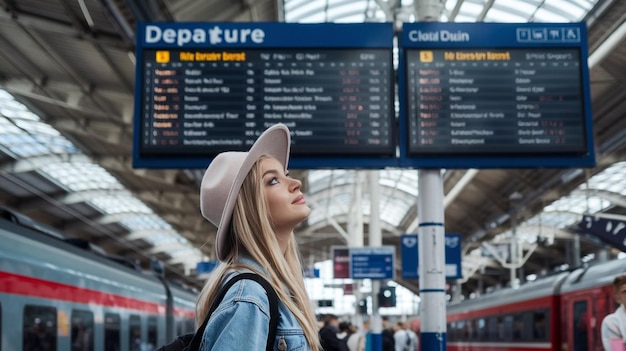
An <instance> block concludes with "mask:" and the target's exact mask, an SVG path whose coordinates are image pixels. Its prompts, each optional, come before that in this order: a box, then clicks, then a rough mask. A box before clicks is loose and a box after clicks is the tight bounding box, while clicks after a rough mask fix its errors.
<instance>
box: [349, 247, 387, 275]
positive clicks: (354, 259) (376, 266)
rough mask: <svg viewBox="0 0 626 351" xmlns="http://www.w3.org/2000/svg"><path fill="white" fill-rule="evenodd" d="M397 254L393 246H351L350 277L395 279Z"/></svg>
mask: <svg viewBox="0 0 626 351" xmlns="http://www.w3.org/2000/svg"><path fill="white" fill-rule="evenodd" d="M395 254H396V249H395V247H393V246H378V247H351V248H350V278H352V279H393V278H394V268H393V264H394V261H395Z"/></svg>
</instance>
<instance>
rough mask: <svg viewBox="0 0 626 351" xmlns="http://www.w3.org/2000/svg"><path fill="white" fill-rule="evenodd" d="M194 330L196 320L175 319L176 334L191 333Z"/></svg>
mask: <svg viewBox="0 0 626 351" xmlns="http://www.w3.org/2000/svg"><path fill="white" fill-rule="evenodd" d="M194 330H196V321H195V320H194V319H193V318H181V319H176V331H177V335H183V334H187V333H193V332H194Z"/></svg>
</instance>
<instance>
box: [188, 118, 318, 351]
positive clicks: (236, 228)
mask: <svg viewBox="0 0 626 351" xmlns="http://www.w3.org/2000/svg"><path fill="white" fill-rule="evenodd" d="M289 148H290V135H289V129H287V127H286V126H284V125H282V124H277V125H274V126H272V127H270V128H268V129H267V130H266V131H265V132H264V133H263V134H262V135H261V136H260V137H259V138H258V139H257V141H256V142H255V143H254V145H253V146H252V147H251V148H250V150H249V151H248V152H224V153H221V154H219V155H217V156H216V157H215V159H214V160H213V161H212V162H211V164H210V165H209V167H208V168H207V170H206V173H205V174H204V177H203V179H202V184H201V189H200V207H201V211H202V215H203V216H204V217H205V218H206V219H208V220H209V221H210V222H211V223H213V225H215V226H217V237H216V242H215V247H216V252H217V258H218V259H219V260H220V261H221V263H220V265H219V266H218V267H217V268H216V270H215V271H214V272H213V273H212V274H211V277H210V279H209V281H207V283H206V285H205V286H204V288H203V289H202V292H201V293H200V296H199V299H198V302H197V306H196V324H197V325H200V324H201V323H202V321H203V320H204V318H205V317H206V315H207V312H208V310H209V308H210V306H211V302H212V301H213V299H214V297H215V295H216V293H217V291H218V290H219V288H220V286H222V285H223V284H224V282H226V281H227V280H228V279H230V278H232V277H233V276H234V275H235V274H237V273H240V272H250V271H251V272H254V273H257V274H259V275H261V276H263V277H264V278H265V279H266V280H267V281H268V282H269V283H270V284H271V286H272V287H273V288H274V290H275V291H276V293H277V295H278V297H279V300H280V303H279V314H280V318H279V325H278V329H277V333H276V340H275V342H274V349H275V350H281V351H282V350H312V349H313V350H318V349H319V340H318V337H317V322H316V319H315V315H314V313H313V311H312V308H311V305H310V302H309V298H308V296H307V293H306V290H305V288H304V278H303V275H302V265H301V263H300V259H299V254H298V247H297V245H296V240H295V238H294V234H293V230H294V228H295V227H296V226H297V225H298V224H299V223H300V222H302V221H303V220H304V219H305V218H307V217H308V215H309V214H310V213H311V209H310V208H309V207H308V205H307V204H306V201H305V200H304V197H303V195H302V192H301V187H302V183H301V182H300V181H299V180H296V179H293V178H291V177H289V174H288V172H287V163H288V160H289ZM268 311H269V302H268V298H267V294H266V292H265V290H264V289H263V287H261V285H259V284H258V283H256V282H254V281H252V280H245V279H244V280H240V281H238V282H236V283H235V285H233V286H232V287H231V288H230V289H229V290H228V293H227V294H226V296H225V297H224V300H223V301H222V302H221V303H220V305H219V307H218V308H217V310H216V311H215V312H214V313H213V314H212V315H211V318H210V319H209V322H208V324H207V327H206V328H205V330H204V334H203V338H202V343H201V347H200V350H201V351H209V350H220V351H223V350H242V351H244V350H245V351H249V350H264V349H265V347H266V341H267V335H268V332H269V330H268V323H269V319H270V317H269V312H268Z"/></svg>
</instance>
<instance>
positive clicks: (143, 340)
mask: <svg viewBox="0 0 626 351" xmlns="http://www.w3.org/2000/svg"><path fill="white" fill-rule="evenodd" d="M96 248H97V247H96ZM96 248H94V247H93V246H91V245H90V244H89V243H85V242H84V241H81V240H77V239H72V238H68V237H65V236H64V235H62V234H61V233H59V232H57V231H55V230H52V229H50V228H48V227H45V226H43V225H41V224H39V223H36V222H34V221H32V220H30V219H29V218H28V217H25V216H23V215H21V214H19V213H16V212H14V211H11V210H9V209H6V208H1V209H0V331H1V335H2V341H1V343H0V351H57V350H58V351H66V350H70V351H152V350H153V349H154V348H155V347H157V346H160V345H163V344H166V343H167V342H169V341H171V340H173V339H174V338H175V337H176V335H181V334H185V333H191V332H193V331H194V329H195V322H194V316H195V302H196V298H197V290H196V289H194V287H192V286H185V285H184V284H180V283H177V282H173V281H169V280H168V279H166V278H165V277H164V274H162V272H159V271H158V270H156V269H155V270H154V272H153V271H148V272H146V271H144V270H142V269H141V268H139V267H138V266H137V265H136V264H133V262H132V261H128V260H125V259H124V258H122V257H119V256H114V255H107V254H105V253H104V252H102V251H99V250H97V249H96Z"/></svg>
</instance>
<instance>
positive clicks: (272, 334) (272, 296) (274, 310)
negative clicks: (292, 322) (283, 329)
mask: <svg viewBox="0 0 626 351" xmlns="http://www.w3.org/2000/svg"><path fill="white" fill-rule="evenodd" d="M242 279H249V280H254V281H255V282H257V283H259V284H261V286H262V287H263V288H264V289H265V291H266V292H267V298H268V300H269V302H270V325H269V333H268V335H267V343H266V346H265V349H266V350H267V351H270V350H272V348H273V346H274V340H275V339H276V329H277V328H278V295H277V294H276V291H274V288H272V286H271V285H270V283H268V282H267V280H265V278H263V277H261V276H260V275H258V274H256V273H241V274H237V275H235V276H234V277H232V278H231V279H230V280H229V281H228V282H226V284H225V285H224V286H223V287H222V288H220V290H219V291H218V293H217V296H216V297H215V300H213V303H212V304H211V309H210V310H209V313H207V316H206V318H205V319H204V322H202V325H201V326H200V328H198V330H197V331H196V333H195V334H194V335H193V339H192V340H191V343H190V344H189V348H188V350H193V351H195V350H199V349H200V342H201V341H202V334H204V329H205V328H206V325H207V323H208V322H209V318H211V315H212V314H213V312H215V310H216V309H217V307H218V306H219V304H220V303H221V302H222V300H223V299H224V296H226V293H227V292H228V289H230V287H231V286H233V284H235V283H236V282H237V281H239V280H242Z"/></svg>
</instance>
